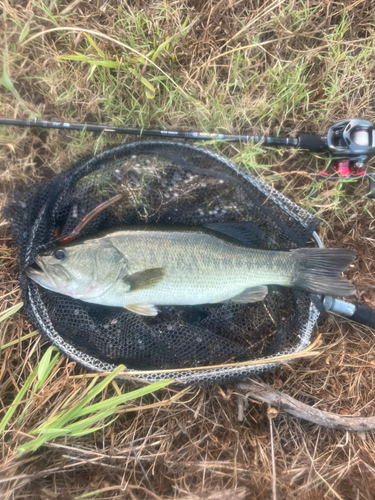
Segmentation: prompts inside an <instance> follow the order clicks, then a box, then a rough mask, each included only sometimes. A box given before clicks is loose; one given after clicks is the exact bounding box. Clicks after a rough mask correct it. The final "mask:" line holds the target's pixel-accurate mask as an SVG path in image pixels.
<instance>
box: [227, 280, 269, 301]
mask: <svg viewBox="0 0 375 500" xmlns="http://www.w3.org/2000/svg"><path fill="white" fill-rule="evenodd" d="M267 293H268V288H267V287H266V286H264V285H261V286H253V287H251V288H246V290H244V291H243V292H241V293H240V294H238V295H236V296H235V297H232V299H231V301H232V302H235V303H236V304H250V303H251V302H259V301H260V300H263V299H264V297H265V296H266V295H267Z"/></svg>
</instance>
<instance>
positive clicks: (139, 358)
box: [4, 141, 319, 384]
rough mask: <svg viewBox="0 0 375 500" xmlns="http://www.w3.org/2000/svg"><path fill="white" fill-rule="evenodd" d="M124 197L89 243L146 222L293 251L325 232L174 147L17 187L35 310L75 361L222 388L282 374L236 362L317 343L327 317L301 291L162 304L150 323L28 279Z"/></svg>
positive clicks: (215, 162) (262, 190)
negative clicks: (230, 233)
mask: <svg viewBox="0 0 375 500" xmlns="http://www.w3.org/2000/svg"><path fill="white" fill-rule="evenodd" d="M118 194H121V195H122V198H121V200H120V201H119V202H117V203H115V204H114V205H112V206H111V207H109V208H107V209H106V210H104V211H103V212H101V213H99V214H98V215H97V216H96V217H94V218H93V219H92V220H91V221H90V222H89V224H88V225H87V226H86V227H85V228H84V229H83V230H82V232H81V233H80V234H79V236H78V239H77V241H79V239H81V238H85V237H88V236H93V235H96V234H98V233H100V232H102V231H108V230H110V229H111V228H119V227H130V226H139V225H144V224H162V225H164V226H165V225H171V226H172V225H173V226H176V225H184V226H192V227H196V226H202V225H206V226H207V225H208V226H209V225H210V224H215V223H239V222H246V223H248V227H250V229H251V233H252V234H251V235H250V238H249V234H248V232H247V235H246V238H244V240H243V241H242V243H243V244H245V245H248V246H254V247H257V248H262V249H267V250H275V249H276V250H277V249H278V250H288V249H292V248H297V247H304V246H305V245H306V243H307V242H308V240H309V239H310V238H311V235H312V233H313V231H314V230H315V228H316V227H317V225H318V220H317V219H315V218H314V217H312V216H311V215H310V214H308V213H307V212H305V211H304V210H302V209H301V208H300V207H298V206H297V205H295V204H294V203H292V202H291V201H290V200H288V199H287V198H285V197H284V196H283V195H281V194H280V193H278V192H277V191H275V190H271V189H270V187H269V186H268V185H267V184H264V183H263V182H261V181H260V180H259V179H257V178H256V177H253V176H251V175H249V174H246V173H244V172H243V171H241V170H239V169H237V168H236V167H235V166H234V165H233V164H232V163H231V162H229V161H228V160H227V159H225V158H223V157H221V156H219V155H216V154H214V153H212V152H210V151H207V150H205V149H202V148H198V147H195V146H192V145H189V144H181V143H177V142H172V141H139V142H135V143H131V144H125V145H122V146H118V147H116V148H113V149H111V150H108V151H106V152H104V153H102V154H100V155H97V156H94V157H92V158H88V159H87V158H86V159H84V160H82V161H80V162H78V163H76V164H75V165H73V166H72V167H71V168H70V169H69V170H68V171H66V172H64V173H62V174H60V175H58V176H57V177H55V178H54V179H52V180H51V181H50V182H47V183H43V184H37V185H32V186H28V187H27V188H25V187H23V188H19V189H17V190H16V191H15V192H14V193H13V195H12V196H11V198H10V200H9V202H8V204H7V206H6V207H5V209H4V214H5V216H6V217H7V219H8V220H9V222H10V225H11V229H12V237H13V240H14V244H15V245H16V247H17V253H18V261H19V271H20V275H19V279H20V286H21V289H22V298H23V302H24V306H25V311H26V313H27V314H28V316H29V317H30V319H31V321H32V322H33V324H34V325H35V326H36V327H37V328H38V329H39V331H40V332H41V333H42V334H43V335H44V336H46V337H47V338H48V339H49V340H50V341H51V342H52V343H53V344H54V345H56V346H57V347H58V348H59V349H60V350H61V351H63V352H64V353H65V354H66V355H67V356H69V357H70V358H71V359H73V360H75V361H77V362H79V363H80V364H82V365H84V366H85V367H87V368H89V369H91V370H95V371H111V370H113V369H114V367H115V366H116V365H118V364H125V365H126V366H127V368H129V369H131V370H141V371H144V373H142V374H141V375H137V376H138V377H139V378H140V379H142V380H149V381H152V380H157V379H161V378H165V377H177V378H178V379H179V380H180V381H184V382H188V383H195V384H197V383H199V384H202V383H204V384H215V383H221V382H224V381H232V380H236V379H240V378H243V377H244V376H246V375H249V374H250V373H253V372H254V371H259V370H262V369H268V368H269V367H270V365H264V366H262V365H258V366H256V367H251V366H244V365H239V366H236V363H240V362H244V361H250V360H257V359H262V358H265V357H269V356H275V355H278V354H280V355H281V354H286V353H291V352H298V351H300V350H302V349H303V348H304V347H306V346H307V345H308V343H309V341H310V335H311V332H312V329H313V326H314V324H315V321H316V319H317V317H318V315H319V313H318V311H317V309H316V308H315V306H314V304H313V302H312V301H311V296H310V295H309V294H307V293H305V292H302V291H298V290H291V289H287V288H283V287H276V286H274V287H270V293H269V294H268V295H267V296H266V298H265V300H263V301H261V302H258V303H254V304H235V303H233V302H227V303H224V304H213V305H203V306H162V307H160V308H159V311H160V312H159V314H158V315H157V316H155V317H144V316H139V315H136V314H134V313H132V312H130V311H127V310H125V309H123V308H118V307H107V306H98V305H95V304H89V303H85V302H82V301H80V300H76V299H72V298H70V297H68V296H64V295H61V294H58V293H54V292H51V291H48V290H46V289H44V288H42V287H40V286H39V285H37V284H36V283H35V282H33V281H32V280H31V279H30V278H28V277H27V276H26V274H25V272H24V269H25V267H27V266H28V265H30V264H32V263H33V261H34V258H35V256H36V255H37V254H38V253H40V252H41V251H44V250H48V249H50V248H53V247H54V246H55V245H56V243H55V239H56V234H55V233H56V228H60V230H61V238H63V237H68V236H69V235H70V234H71V233H72V231H73V229H74V228H75V227H76V226H77V224H78V223H79V222H80V221H81V220H82V218H83V217H84V216H85V215H87V214H88V213H89V212H90V211H91V210H93V209H94V208H95V207H97V206H98V205H99V204H101V203H103V202H105V201H107V200H109V199H110V198H111V197H113V196H115V195H118ZM249 223H250V224H249ZM223 227H225V226H223ZM216 365H228V366H222V367H219V368H218V367H215V366H216ZM200 367H202V369H200ZM203 367H212V368H211V369H207V368H205V369H203ZM179 369H187V370H185V371H181V372H179V371H178V370H179ZM190 369H192V370H190ZM164 370H172V372H168V373H164ZM173 370H176V371H175V372H174V371H173Z"/></svg>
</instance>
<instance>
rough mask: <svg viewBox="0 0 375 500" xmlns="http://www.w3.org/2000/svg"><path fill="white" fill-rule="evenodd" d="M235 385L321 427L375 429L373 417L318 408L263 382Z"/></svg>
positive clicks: (346, 429)
mask: <svg viewBox="0 0 375 500" xmlns="http://www.w3.org/2000/svg"><path fill="white" fill-rule="evenodd" d="M235 387H236V389H237V390H238V391H239V392H241V393H244V392H245V396H246V397H249V398H252V399H256V400H257V401H261V402H263V403H268V404H270V405H271V406H273V407H275V408H277V409H279V410H284V411H286V412H287V413H290V414H291V415H293V416H294V417H297V418H303V419H304V420H308V421H309V422H313V423H314V424H318V425H322V426H323V427H329V428H330V429H339V430H343V431H359V432H364V431H371V430H374V429H375V417H349V416H342V415H336V414H334V413H331V412H328V411H323V410H318V409H317V408H313V407H311V406H309V405H307V404H305V403H301V402H300V401H297V399H294V398H292V397H291V396H288V394H284V393H282V392H280V391H277V390H276V389H273V388H272V387H270V386H269V385H267V384H264V383H263V382H255V381H254V380H247V381H246V382H239V383H237V384H236V385H235Z"/></svg>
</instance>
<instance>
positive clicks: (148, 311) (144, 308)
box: [125, 304, 158, 316]
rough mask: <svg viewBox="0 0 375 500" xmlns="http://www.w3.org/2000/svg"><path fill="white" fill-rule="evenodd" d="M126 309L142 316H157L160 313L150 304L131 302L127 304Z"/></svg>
mask: <svg viewBox="0 0 375 500" xmlns="http://www.w3.org/2000/svg"><path fill="white" fill-rule="evenodd" d="M125 309H127V310H128V311H131V312H133V313H135V314H139V315H140V316H156V315H157V314H158V310H157V309H156V307H155V306H153V305H150V304H129V305H127V306H125Z"/></svg>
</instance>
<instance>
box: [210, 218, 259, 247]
mask: <svg viewBox="0 0 375 500" xmlns="http://www.w3.org/2000/svg"><path fill="white" fill-rule="evenodd" d="M204 227H205V228H207V229H209V230H210V231H214V232H215V233H218V235H217V236H218V237H220V236H224V239H228V240H229V241H230V240H235V241H233V243H240V244H242V245H245V246H248V247H259V246H260V245H261V244H262V242H263V240H264V234H263V231H262V230H261V229H259V227H258V226H256V225H255V224H254V223H253V222H214V223H212V224H205V225H204Z"/></svg>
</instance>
